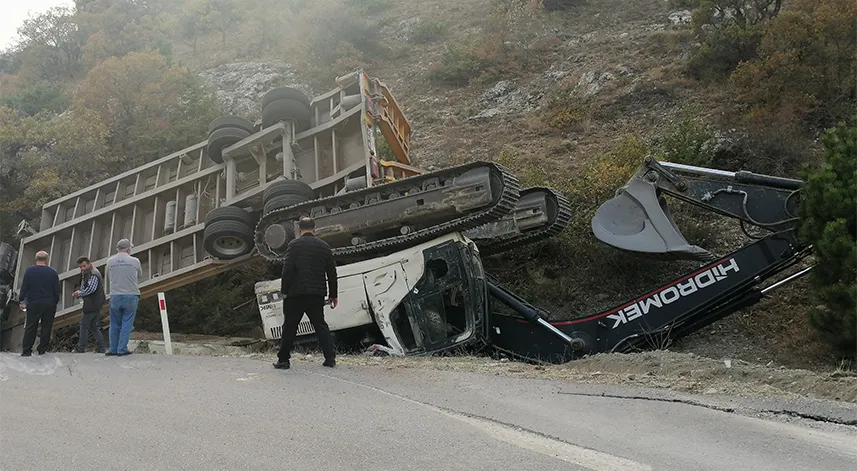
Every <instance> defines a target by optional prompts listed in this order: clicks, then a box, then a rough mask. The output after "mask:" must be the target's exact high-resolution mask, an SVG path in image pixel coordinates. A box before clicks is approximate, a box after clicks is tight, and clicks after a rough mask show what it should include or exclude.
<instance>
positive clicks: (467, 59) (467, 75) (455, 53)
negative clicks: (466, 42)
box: [431, 44, 487, 85]
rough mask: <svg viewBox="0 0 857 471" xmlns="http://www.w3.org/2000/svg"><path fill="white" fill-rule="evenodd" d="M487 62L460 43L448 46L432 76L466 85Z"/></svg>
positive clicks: (434, 78) (483, 68)
mask: <svg viewBox="0 0 857 471" xmlns="http://www.w3.org/2000/svg"><path fill="white" fill-rule="evenodd" d="M486 66H487V64H486V62H485V60H484V59H482V58H480V57H479V55H478V54H476V52H475V51H474V50H473V49H472V48H470V47H466V46H462V45H460V44H452V45H449V46H447V47H446V49H445V50H444V51H443V56H442V57H441V63H440V66H438V67H436V68H435V69H434V70H432V71H431V78H432V79H433V80H439V81H443V82H449V83H452V84H456V85H466V84H467V83H468V82H469V81H470V80H471V79H474V78H476V77H478V76H479V74H480V73H481V72H482V71H483V70H485V68H486Z"/></svg>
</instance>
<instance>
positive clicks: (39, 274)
mask: <svg viewBox="0 0 857 471" xmlns="http://www.w3.org/2000/svg"><path fill="white" fill-rule="evenodd" d="M48 259H49V256H48V253H47V252H45V251H44V250H40V251H38V252H37V253H36V264H35V265H33V266H31V267H29V268H27V270H26V271H24V278H23V279H22V280H21V298H20V299H21V304H20V307H21V310H22V311H26V312H27V323H26V325H25V326H24V345H23V347H24V348H23V352H21V356H24V357H28V356H30V355H32V354H33V344H34V343H35V342H36V330H38V329H39V324H41V327H42V328H41V334H40V335H39V355H43V354H44V353H45V352H47V351H48V349H49V348H50V346H51V330H52V329H53V325H54V316H55V315H56V313H57V304H58V303H59V302H60V278H59V275H58V274H57V272H56V270H54V269H53V268H51V267H50V266H49V265H48Z"/></svg>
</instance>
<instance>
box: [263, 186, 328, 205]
mask: <svg viewBox="0 0 857 471" xmlns="http://www.w3.org/2000/svg"><path fill="white" fill-rule="evenodd" d="M283 195H301V196H304V197H306V199H307V200H312V199H315V190H313V189H312V187H311V186H309V185H307V184H306V183H304V182H302V181H299V180H275V181H273V182H271V184H270V185H268V188H265V193H264V195H263V196H262V201H264V202H266V203H267V202H268V201H270V200H272V199H273V198H276V197H278V196H283Z"/></svg>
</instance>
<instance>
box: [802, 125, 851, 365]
mask: <svg viewBox="0 0 857 471" xmlns="http://www.w3.org/2000/svg"><path fill="white" fill-rule="evenodd" d="M823 141H824V148H825V162H824V165H822V166H821V168H819V169H816V170H813V171H810V172H809V173H808V175H807V179H806V186H805V188H804V190H803V199H802V201H801V205H800V216H801V218H802V224H801V227H800V236H801V238H802V239H803V241H804V242H806V243H808V244H812V245H813V246H814V247H815V258H816V264H815V268H814V270H813V272H812V285H813V288H814V290H815V295H816V297H817V298H818V299H819V300H820V301H821V302H822V303H823V307H820V308H817V309H815V310H813V311H811V312H810V314H809V316H810V317H809V319H810V322H811V323H812V325H813V326H814V327H815V328H816V329H818V330H819V331H820V332H821V334H822V336H823V337H824V338H825V340H826V341H827V342H828V343H829V344H830V346H831V347H832V348H833V350H834V351H835V352H836V353H838V354H840V355H843V356H850V357H854V356H855V355H857V211H855V208H857V117H854V118H853V119H852V121H851V123H850V124H848V125H846V124H845V123H841V124H839V125H838V126H837V127H836V128H834V129H831V130H829V131H828V132H827V133H826V135H825V136H824V138H823Z"/></svg>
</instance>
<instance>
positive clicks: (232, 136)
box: [208, 127, 250, 164]
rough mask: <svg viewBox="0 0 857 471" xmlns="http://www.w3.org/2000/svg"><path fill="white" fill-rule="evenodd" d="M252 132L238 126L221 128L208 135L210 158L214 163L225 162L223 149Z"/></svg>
mask: <svg viewBox="0 0 857 471" xmlns="http://www.w3.org/2000/svg"><path fill="white" fill-rule="evenodd" d="M249 135H250V133H249V132H247V131H246V130H244V129H238V128H232V127H229V128H220V129H218V130H216V131H214V132H213V133H211V135H209V136H208V158H209V159H211V160H212V161H213V162H214V163H217V164H222V163H223V149H225V148H227V147H229V146H231V145H232V144H235V143H236V142H238V141H240V140H241V139H244V138H245V137H247V136H249Z"/></svg>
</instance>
